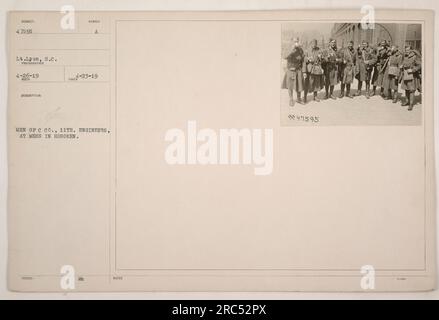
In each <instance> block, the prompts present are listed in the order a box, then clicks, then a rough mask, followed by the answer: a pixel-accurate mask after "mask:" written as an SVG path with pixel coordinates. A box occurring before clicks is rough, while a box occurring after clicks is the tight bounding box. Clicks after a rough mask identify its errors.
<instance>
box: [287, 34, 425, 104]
mask: <svg viewBox="0 0 439 320" xmlns="http://www.w3.org/2000/svg"><path fill="white" fill-rule="evenodd" d="M285 59H286V61H287V66H286V72H285V77H284V80H283V84H282V88H285V89H288V93H289V96H290V106H294V104H295V100H294V97H293V93H294V92H296V94H297V102H298V103H300V104H305V103H307V96H308V93H311V92H312V93H313V99H314V100H315V101H317V102H319V101H320V99H319V97H318V92H319V91H320V90H322V89H323V88H325V93H326V94H325V99H336V97H335V95H334V86H335V85H337V84H338V83H341V85H340V95H339V98H343V97H345V96H346V97H349V98H353V97H354V96H361V95H362V89H363V88H364V89H365V96H366V98H368V99H369V98H370V97H371V96H373V95H375V94H377V91H376V90H377V87H379V88H380V95H381V96H382V97H383V98H384V99H386V100H393V103H397V102H398V87H399V86H401V89H402V90H404V91H405V99H402V100H403V102H402V104H401V105H402V106H408V110H409V111H410V110H413V106H414V95H415V92H416V90H419V92H420V91H421V65H422V63H421V56H420V53H419V52H417V51H416V50H414V49H413V48H412V47H411V46H410V45H407V46H406V47H405V48H404V52H403V53H402V52H401V51H400V50H399V48H398V47H397V46H395V45H390V44H389V43H388V42H387V41H385V40H384V41H382V42H381V43H379V44H378V45H377V46H376V47H374V48H372V47H371V46H369V43H368V42H366V41H363V42H362V43H361V45H360V46H358V47H357V48H354V43H353V41H350V42H349V43H348V45H347V47H345V48H341V49H338V48H337V43H336V40H335V39H330V41H329V46H328V48H326V49H320V48H319V47H318V45H317V40H313V41H312V46H311V48H310V50H308V52H306V53H305V52H304V50H303V48H302V47H301V46H300V44H299V39H298V38H294V39H293V45H292V48H291V50H290V51H289V52H288V54H287V55H286V56H285ZM354 79H357V81H358V88H357V91H356V93H355V94H354V95H352V94H351V85H352V83H353V81H354ZM363 84H364V87H363ZM371 86H372V90H371ZM302 91H303V92H304V95H303V98H302V96H301V93H302Z"/></svg>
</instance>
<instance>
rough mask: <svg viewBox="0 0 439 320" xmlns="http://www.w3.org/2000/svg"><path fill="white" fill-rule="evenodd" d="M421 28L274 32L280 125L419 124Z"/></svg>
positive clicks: (327, 26) (310, 27)
mask: <svg viewBox="0 0 439 320" xmlns="http://www.w3.org/2000/svg"><path fill="white" fill-rule="evenodd" d="M422 44H423V42H422V24H419V23H417V24H413V23H379V22H375V23H373V24H362V23H358V22H357V23H321V22H315V23H313V22H291V23H284V24H283V25H282V44H281V45H282V47H281V54H282V63H281V68H282V70H281V77H282V79H281V81H282V84H281V125H284V126H294V125H420V124H421V123H422V71H423V70H422Z"/></svg>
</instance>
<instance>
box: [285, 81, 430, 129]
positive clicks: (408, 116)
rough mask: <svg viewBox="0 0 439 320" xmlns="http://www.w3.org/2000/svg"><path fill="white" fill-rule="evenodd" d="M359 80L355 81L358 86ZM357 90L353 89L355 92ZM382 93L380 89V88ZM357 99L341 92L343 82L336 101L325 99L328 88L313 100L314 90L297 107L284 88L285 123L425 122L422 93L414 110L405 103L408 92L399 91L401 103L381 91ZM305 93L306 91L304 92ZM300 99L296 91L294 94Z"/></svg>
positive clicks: (374, 123) (385, 123)
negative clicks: (383, 94) (341, 95)
mask: <svg viewBox="0 0 439 320" xmlns="http://www.w3.org/2000/svg"><path fill="white" fill-rule="evenodd" d="M356 85H357V83H356V82H354V86H353V87H354V88H355V87H356ZM356 91H357V90H356V89H353V90H352V89H351V93H352V94H355V92H356ZM377 93H379V88H377ZM364 94H365V92H364V90H363V95H362V96H358V97H354V98H353V99H351V98H348V97H344V98H338V96H339V95H340V85H338V86H336V87H335V90H334V95H335V96H336V97H337V99H336V100H333V99H328V100H324V99H323V98H324V96H325V90H324V89H323V90H321V91H320V92H319V94H318V96H319V98H320V99H321V101H320V102H316V101H313V97H312V93H311V94H308V103H307V104H306V105H301V104H299V103H297V102H296V104H295V105H294V107H290V106H289V96H288V90H286V89H282V90H281V112H280V113H281V125H283V126H301V125H302V126H303V125H305V126H306V125H323V126H326V125H347V126H351V125H355V126H367V125H396V126H399V125H421V124H422V99H421V98H422V95H421V94H420V93H419V92H416V93H415V106H414V108H413V110H412V111H408V110H407V108H408V107H402V106H401V97H403V101H405V94H403V92H402V91H400V93H399V100H398V102H397V103H392V100H384V99H383V98H382V97H381V96H379V95H378V94H377V95H375V96H373V97H370V99H367V98H366V96H365V95H364ZM302 96H303V93H302ZM294 97H295V98H296V94H294Z"/></svg>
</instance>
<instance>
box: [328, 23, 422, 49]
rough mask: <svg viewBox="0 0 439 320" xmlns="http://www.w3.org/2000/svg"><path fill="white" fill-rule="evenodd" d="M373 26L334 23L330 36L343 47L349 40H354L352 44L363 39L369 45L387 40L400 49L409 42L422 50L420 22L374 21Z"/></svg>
mask: <svg viewBox="0 0 439 320" xmlns="http://www.w3.org/2000/svg"><path fill="white" fill-rule="evenodd" d="M373 26H374V28H373V29H363V28H362V26H361V23H335V24H334V26H333V28H332V31H331V36H332V38H334V39H336V40H337V45H338V46H339V47H345V46H346V45H347V43H348V42H349V41H350V40H352V41H354V46H358V45H359V44H361V42H362V41H363V40H365V41H367V42H369V43H370V44H371V45H376V44H377V43H379V42H381V41H382V40H387V42H389V43H391V44H394V45H397V46H399V47H400V48H401V49H402V48H404V46H405V45H406V44H410V45H412V46H413V48H414V49H416V50H418V51H419V52H421V51H422V45H421V40H422V34H421V33H422V25H421V24H403V23H375V24H374V25H373Z"/></svg>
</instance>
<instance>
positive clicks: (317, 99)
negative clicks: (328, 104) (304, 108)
mask: <svg viewBox="0 0 439 320" xmlns="http://www.w3.org/2000/svg"><path fill="white" fill-rule="evenodd" d="M314 101H316V102H320V99H319V97H318V96H317V92H314Z"/></svg>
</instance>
